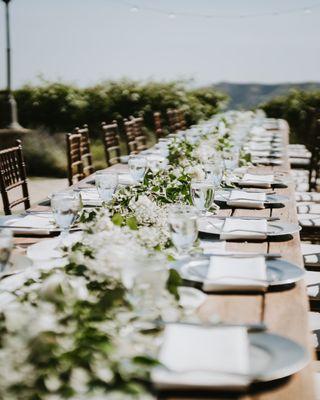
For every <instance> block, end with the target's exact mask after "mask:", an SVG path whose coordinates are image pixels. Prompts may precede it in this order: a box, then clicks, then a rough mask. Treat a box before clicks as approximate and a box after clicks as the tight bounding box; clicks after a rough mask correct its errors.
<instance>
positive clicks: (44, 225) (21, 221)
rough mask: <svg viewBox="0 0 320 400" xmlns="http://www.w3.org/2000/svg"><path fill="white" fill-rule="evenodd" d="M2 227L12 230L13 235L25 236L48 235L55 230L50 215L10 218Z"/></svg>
mask: <svg viewBox="0 0 320 400" xmlns="http://www.w3.org/2000/svg"><path fill="white" fill-rule="evenodd" d="M3 226H4V227H8V228H13V231H14V233H19V234H26V235H41V236H42V235H43V236H45V235H50V232H51V230H53V229H56V225H55V224H54V222H53V217H52V215H51V214H46V215H42V216H38V215H31V214H30V215H26V216H25V217H17V218H10V219H8V220H7V221H5V222H4V224H3Z"/></svg>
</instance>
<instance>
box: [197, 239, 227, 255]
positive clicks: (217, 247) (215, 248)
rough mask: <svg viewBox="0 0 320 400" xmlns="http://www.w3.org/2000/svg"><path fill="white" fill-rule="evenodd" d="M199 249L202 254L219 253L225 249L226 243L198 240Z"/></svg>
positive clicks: (222, 241)
mask: <svg viewBox="0 0 320 400" xmlns="http://www.w3.org/2000/svg"><path fill="white" fill-rule="evenodd" d="M200 247H202V249H203V254H212V253H213V252H219V251H220V252H221V251H225V249H226V242H225V241H224V240H208V239H202V240H200Z"/></svg>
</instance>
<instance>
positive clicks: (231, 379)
mask: <svg viewBox="0 0 320 400" xmlns="http://www.w3.org/2000/svg"><path fill="white" fill-rule="evenodd" d="M159 360H160V362H161V363H162V364H163V365H164V367H161V366H159V367H156V368H155V369H153V371H152V373H151V378H152V381H153V382H154V384H155V386H156V387H158V388H163V389H169V388H174V389H179V388H180V389H191V388H194V389H197V388H198V389H201V388H202V389H206V388H207V389H209V388H228V389H240V388H245V387H246V386H247V385H248V384H249V383H250V380H249V377H248V376H246V374H248V373H249V371H250V369H249V339H248V333H247V330H246V328H245V327H204V326H201V325H191V324H190V325H187V324H169V325H167V326H166V328H165V331H164V341H163V345H162V348H161V350H160V354H159ZM232 373H234V374H232ZM237 374H239V375H237ZM242 374H243V375H242Z"/></svg>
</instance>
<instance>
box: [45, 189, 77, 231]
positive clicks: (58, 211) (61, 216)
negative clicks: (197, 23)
mask: <svg viewBox="0 0 320 400" xmlns="http://www.w3.org/2000/svg"><path fill="white" fill-rule="evenodd" d="M51 208H52V213H53V216H54V219H55V222H56V224H57V225H58V226H59V228H60V229H61V234H60V236H61V237H65V236H66V235H67V234H68V233H69V230H70V227H71V225H72V224H73V223H74V221H75V219H76V217H77V215H78V212H79V210H80V198H79V195H78V193H76V192H71V191H67V192H59V193H55V194H53V195H52V198H51Z"/></svg>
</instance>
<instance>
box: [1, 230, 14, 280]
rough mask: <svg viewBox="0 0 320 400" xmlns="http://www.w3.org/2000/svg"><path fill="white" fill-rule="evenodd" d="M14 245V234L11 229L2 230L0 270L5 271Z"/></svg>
mask: <svg viewBox="0 0 320 400" xmlns="http://www.w3.org/2000/svg"><path fill="white" fill-rule="evenodd" d="M12 247H13V235H12V231H11V230H10V229H2V230H0V272H3V271H5V269H6V266H7V263H8V260H9V257H10V254H11V251H12Z"/></svg>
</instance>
